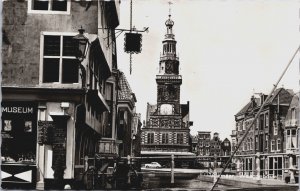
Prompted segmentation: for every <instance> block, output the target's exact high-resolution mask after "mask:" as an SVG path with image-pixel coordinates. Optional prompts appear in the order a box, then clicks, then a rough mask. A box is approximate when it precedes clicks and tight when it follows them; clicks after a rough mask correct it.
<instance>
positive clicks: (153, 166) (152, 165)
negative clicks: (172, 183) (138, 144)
mask: <svg viewBox="0 0 300 191" xmlns="http://www.w3.org/2000/svg"><path fill="white" fill-rule="evenodd" d="M145 167H146V168H161V165H160V164H159V163H158V162H151V163H149V164H145Z"/></svg>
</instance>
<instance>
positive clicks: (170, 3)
mask: <svg viewBox="0 0 300 191" xmlns="http://www.w3.org/2000/svg"><path fill="white" fill-rule="evenodd" d="M168 4H169V17H170V16H171V5H172V4H173V3H172V2H171V1H169V2H168Z"/></svg>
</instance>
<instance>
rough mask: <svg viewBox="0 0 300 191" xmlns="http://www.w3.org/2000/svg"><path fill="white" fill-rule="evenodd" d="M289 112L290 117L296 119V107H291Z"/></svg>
mask: <svg viewBox="0 0 300 191" xmlns="http://www.w3.org/2000/svg"><path fill="white" fill-rule="evenodd" d="M291 113H292V119H296V109H295V108H292V109H291Z"/></svg>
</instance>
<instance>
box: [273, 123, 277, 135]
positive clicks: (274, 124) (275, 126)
mask: <svg viewBox="0 0 300 191" xmlns="http://www.w3.org/2000/svg"><path fill="white" fill-rule="evenodd" d="M273 129H274V135H277V134H278V126H277V123H276V121H273Z"/></svg>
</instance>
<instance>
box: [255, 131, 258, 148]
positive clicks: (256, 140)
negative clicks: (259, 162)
mask: <svg viewBox="0 0 300 191" xmlns="http://www.w3.org/2000/svg"><path fill="white" fill-rule="evenodd" d="M255 150H258V136H257V135H256V136H255Z"/></svg>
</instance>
